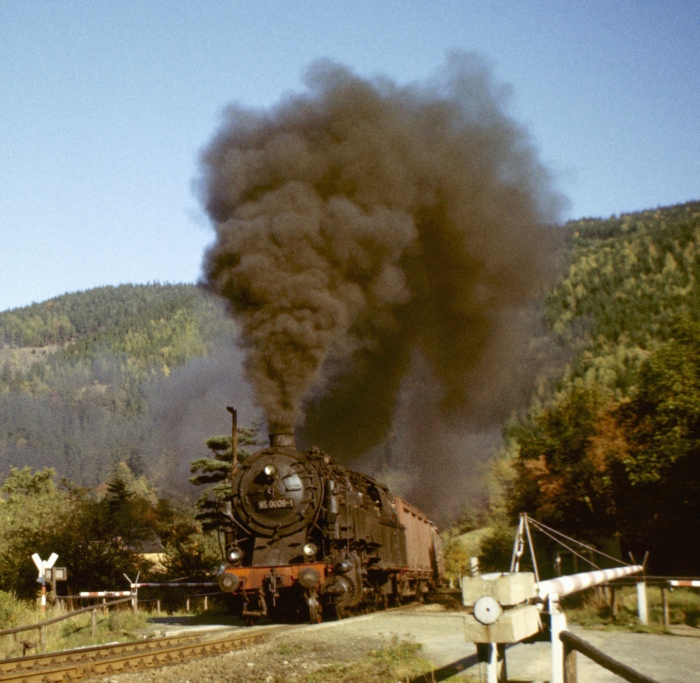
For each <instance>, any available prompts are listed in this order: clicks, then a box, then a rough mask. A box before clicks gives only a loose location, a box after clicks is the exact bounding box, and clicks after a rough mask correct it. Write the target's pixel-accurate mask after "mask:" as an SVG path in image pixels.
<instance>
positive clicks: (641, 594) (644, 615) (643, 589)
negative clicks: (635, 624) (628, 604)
mask: <svg viewBox="0 0 700 683" xmlns="http://www.w3.org/2000/svg"><path fill="white" fill-rule="evenodd" d="M637 610H638V612H639V623H640V624H642V626H646V625H647V624H648V623H649V616H648V612H649V610H648V608H647V584H646V583H645V582H644V581H638V582H637Z"/></svg>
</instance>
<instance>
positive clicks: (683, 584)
mask: <svg viewBox="0 0 700 683" xmlns="http://www.w3.org/2000/svg"><path fill="white" fill-rule="evenodd" d="M668 584H669V586H678V587H679V588H700V581H682V580H680V579H671V580H670V581H669V582H668Z"/></svg>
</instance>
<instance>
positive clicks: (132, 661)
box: [0, 603, 420, 683]
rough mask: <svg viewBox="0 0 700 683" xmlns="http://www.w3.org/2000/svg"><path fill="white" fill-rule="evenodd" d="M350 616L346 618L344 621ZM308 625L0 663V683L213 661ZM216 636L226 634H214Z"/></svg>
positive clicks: (39, 682) (404, 608) (44, 682)
mask: <svg viewBox="0 0 700 683" xmlns="http://www.w3.org/2000/svg"><path fill="white" fill-rule="evenodd" d="M418 607H420V603H410V604H407V605H401V606H399V607H392V608H389V609H387V610H381V611H380V612H370V613H368V614H357V615H354V617H355V618H357V617H360V618H362V617H366V616H370V615H371V614H379V613H385V612H399V611H401V612H410V611H413V610H415V609H416V608H418ZM354 617H352V616H351V617H348V620H351V619H353V618H354ZM345 621H346V620H345V619H343V620H341V621H340V622H326V625H331V624H336V625H342V623H343V622H345ZM309 627H310V628H314V627H313V626H309V625H308V624H306V625H301V624H275V625H269V626H259V627H250V628H247V629H236V630H235V631H216V632H212V631H207V632H206V633H192V632H190V633H183V634H180V635H175V636H166V637H162V638H149V639H146V640H137V641H130V642H127V643H112V644H110V645H98V646H94V647H87V648H80V649H77V650H62V651H59V652H50V653H47V654H38V655H31V656H27V657H15V658H12V659H3V660H0V683H62V682H63V681H80V680H84V679H87V678H97V677H100V676H110V675H115V674H120V673H126V672H129V671H137V670H139V669H147V668H152V667H159V666H169V665H172V664H177V663H178V662H182V661H186V660H191V659H198V658H202V657H212V656H215V655H220V654H225V653H227V652H231V651H232V650H238V649H243V648H245V647H249V646H251V645H255V644H258V643H261V642H263V641H264V640H265V639H266V638H267V637H268V636H269V635H271V634H273V633H280V632H281V631H287V630H291V629H297V628H309ZM221 633H224V634H225V635H217V634H221Z"/></svg>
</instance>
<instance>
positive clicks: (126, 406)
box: [0, 285, 234, 485]
mask: <svg viewBox="0 0 700 683" xmlns="http://www.w3.org/2000/svg"><path fill="white" fill-rule="evenodd" d="M233 336H234V329H233V326H232V323H231V322H230V321H229V320H228V319H227V317H226V316H225V314H224V313H223V310H222V307H221V305H220V303H219V302H218V300H216V299H215V298H212V297H210V296H208V295H207V294H205V293H204V292H202V291H200V290H199V289H197V288H196V287H194V286H193V285H123V286H120V287H102V288H98V289H93V290H90V291H86V292H79V293H76V294H66V295H63V296H59V297H57V298H55V299H51V300H50V301H47V302H44V303H40V304H33V305H32V306H28V307H26V308H22V309H15V310H11V311H7V312H4V313H1V314H0V473H5V472H7V471H8V470H9V467H10V466H11V465H14V466H25V465H30V466H33V467H36V468H40V467H45V466H50V467H54V468H55V469H56V470H57V471H58V473H59V474H60V475H61V476H64V477H68V478H69V479H72V480H74V481H78V482H81V483H84V484H91V485H94V484H96V483H98V482H100V481H104V479H105V477H106V476H107V474H108V472H109V470H110V468H111V467H112V466H113V465H114V463H116V462H119V461H121V460H124V461H126V462H128V463H129V465H130V466H131V468H132V469H133V470H134V471H135V472H143V471H145V470H146V469H149V468H150V469H153V468H154V466H155V465H156V464H157V463H159V462H160V461H162V459H163V458H167V455H168V454H167V453H165V452H164V450H165V446H164V444H163V440H162V439H161V438H160V435H159V434H158V427H157V426H156V425H154V424H153V417H152V410H151V406H150V405H149V404H150V403H151V399H152V398H153V396H154V395H156V394H157V392H158V389H159V387H161V386H162V384H163V383H164V382H165V381H166V378H167V377H168V376H169V375H170V374H171V373H172V372H173V370H176V369H178V368H181V367H183V366H184V365H185V364H186V363H187V362H188V361H189V360H191V359H193V358H199V357H205V356H207V355H209V354H210V353H212V352H213V350H214V349H215V348H216V346H217V344H220V343H225V344H229V345H230V344H231V340H232V338H233ZM204 436H206V435H202V436H201V438H202V442H203V438H204ZM196 455H197V453H193V454H192V457H196Z"/></svg>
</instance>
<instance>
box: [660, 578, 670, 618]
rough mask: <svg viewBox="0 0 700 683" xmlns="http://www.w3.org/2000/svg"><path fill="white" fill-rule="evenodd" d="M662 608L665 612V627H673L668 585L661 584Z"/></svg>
mask: <svg viewBox="0 0 700 683" xmlns="http://www.w3.org/2000/svg"><path fill="white" fill-rule="evenodd" d="M661 608H662V609H663V613H664V628H670V627H671V614H670V612H669V609H668V593H667V592H666V587H665V586H661Z"/></svg>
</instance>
